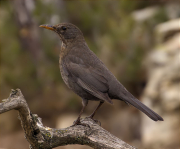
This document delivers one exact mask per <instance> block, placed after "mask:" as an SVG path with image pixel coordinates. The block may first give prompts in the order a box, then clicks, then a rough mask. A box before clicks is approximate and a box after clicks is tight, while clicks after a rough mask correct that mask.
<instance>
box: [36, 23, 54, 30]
mask: <svg viewBox="0 0 180 149" xmlns="http://www.w3.org/2000/svg"><path fill="white" fill-rule="evenodd" d="M39 27H42V28H45V29H49V30H53V31H54V30H55V28H53V26H52V25H46V24H45V25H40V26H39Z"/></svg>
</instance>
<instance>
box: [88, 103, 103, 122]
mask: <svg viewBox="0 0 180 149" xmlns="http://www.w3.org/2000/svg"><path fill="white" fill-rule="evenodd" d="M103 103H104V101H100V103H99V105H98V106H97V108H96V109H95V110H94V112H93V113H92V114H91V115H90V116H88V118H91V119H92V120H93V121H95V122H96V123H99V124H100V125H101V122H100V121H99V120H95V119H93V117H94V115H95V114H96V111H97V110H98V109H99V108H100V107H101V106H102V104H103Z"/></svg>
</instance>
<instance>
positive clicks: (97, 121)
mask: <svg viewBox="0 0 180 149" xmlns="http://www.w3.org/2000/svg"><path fill="white" fill-rule="evenodd" d="M87 118H90V119H92V120H93V121H94V122H95V123H97V124H98V125H99V126H101V122H100V121H99V120H96V119H93V118H92V117H91V116H88V117H87Z"/></svg>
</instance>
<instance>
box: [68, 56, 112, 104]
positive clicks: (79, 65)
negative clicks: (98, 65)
mask: <svg viewBox="0 0 180 149" xmlns="http://www.w3.org/2000/svg"><path fill="white" fill-rule="evenodd" d="M65 64H66V68H67V70H68V72H69V73H70V74H71V75H72V76H73V77H75V78H76V79H75V80H76V83H77V84H78V85H79V86H81V87H82V88H83V89H84V90H86V91H87V92H89V93H90V94H92V95H93V96H95V97H97V98H99V99H101V100H104V101H107V102H109V103H111V104H112V103H113V102H112V100H111V99H110V98H109V96H108V94H107V93H108V90H109V86H108V81H107V79H106V78H104V77H103V75H102V74H101V72H100V71H98V70H96V69H94V68H93V67H92V66H90V65H88V64H85V63H84V61H83V60H82V59H81V58H78V57H75V56H69V57H67V58H66V62H65Z"/></svg>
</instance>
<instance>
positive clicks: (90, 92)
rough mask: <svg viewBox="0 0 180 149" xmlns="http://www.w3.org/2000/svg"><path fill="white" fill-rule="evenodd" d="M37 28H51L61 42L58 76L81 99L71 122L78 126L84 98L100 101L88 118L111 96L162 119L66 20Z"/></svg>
mask: <svg viewBox="0 0 180 149" xmlns="http://www.w3.org/2000/svg"><path fill="white" fill-rule="evenodd" d="M40 27H43V28H46V29H49V30H52V31H54V32H56V33H57V34H58V35H59V37H60V39H61V41H62V45H61V50H60V56H59V66H60V72H61V76H62V78H63V80H64V82H65V84H66V85H67V86H68V87H69V88H70V89H72V90H73V91H74V92H75V93H76V94H78V95H79V96H80V97H81V98H82V105H83V108H82V110H81V112H80V114H79V116H78V118H77V120H76V121H75V122H74V125H79V124H81V125H82V123H81V122H80V117H81V114H82V113H83V111H84V109H85V107H86V106H87V104H88V100H95V101H100V103H99V105H98V107H97V108H96V109H95V111H94V112H93V113H92V114H91V115H90V116H89V118H91V119H93V117H94V115H95V113H96V111H97V110H98V109H99V107H100V106H101V105H102V104H103V103H104V102H105V101H106V102H108V103H110V104H113V102H112V99H118V100H122V101H124V102H125V103H129V104H131V105H133V106H134V107H136V108H137V109H139V110H141V111H142V112H143V113H145V114H146V115H147V116H148V117H150V118H151V119H152V120H154V121H158V120H159V121H163V118H162V117H161V116H159V115H158V114H157V113H155V112H154V111H153V110H151V109H150V108H148V107H147V106H145V105H144V104H143V103H141V102H140V101H139V100H138V99H136V98H135V97H134V96H133V95H132V94H131V93H130V92H129V91H127V90H126V88H125V87H124V86H123V85H122V84H121V83H120V82H119V81H118V80H117V79H116V78H115V76H114V75H113V74H112V73H111V72H110V71H109V70H108V69H107V67H106V66H105V65H104V64H103V62H102V61H101V60H99V58H98V57H97V56H96V55H95V54H94V53H93V52H92V51H91V50H90V49H89V47H88V45H87V43H86V41H85V39H84V37H83V34H82V32H81V31H80V29H79V28H78V27H76V26H75V25H73V24H70V23H60V24H57V25H40Z"/></svg>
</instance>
